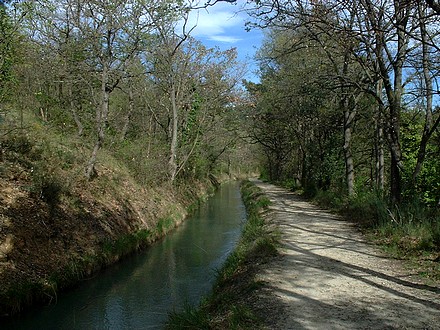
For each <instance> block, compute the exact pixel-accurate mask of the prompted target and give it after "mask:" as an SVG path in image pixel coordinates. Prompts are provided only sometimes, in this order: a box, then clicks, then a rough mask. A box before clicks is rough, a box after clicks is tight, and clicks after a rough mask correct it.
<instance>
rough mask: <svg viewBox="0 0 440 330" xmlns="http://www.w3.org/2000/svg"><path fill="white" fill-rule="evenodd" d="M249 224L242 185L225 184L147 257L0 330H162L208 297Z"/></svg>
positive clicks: (113, 269) (116, 268) (113, 270)
mask: <svg viewBox="0 0 440 330" xmlns="http://www.w3.org/2000/svg"><path fill="white" fill-rule="evenodd" d="M245 220H246V211H245V207H244V205H243V203H242V200H241V196H240V191H239V187H238V184H237V183H228V184H225V185H223V186H222V187H221V188H220V189H219V190H218V191H217V192H216V193H215V195H214V196H212V197H211V198H209V199H208V201H207V202H206V203H205V204H203V205H201V206H200V208H199V209H198V210H197V211H196V212H195V213H194V214H193V215H192V216H190V217H189V218H188V219H187V220H186V221H185V222H184V223H183V224H182V225H181V226H180V227H178V228H177V229H176V230H175V231H173V232H172V233H170V234H169V235H168V236H167V237H165V238H164V239H163V240H161V241H159V242H157V243H155V244H154V245H153V246H151V247H149V248H148V249H147V250H146V251H145V252H142V253H139V254H136V255H134V256H132V257H129V258H128V259H126V260H123V261H122V262H119V263H118V264H116V265H115V266H112V267H110V268H108V269H106V270H105V271H102V272H100V273H99V274H97V275H96V277H95V278H92V279H88V280H85V281H84V282H83V283H81V285H80V286H79V287H77V288H76V289H74V290H72V291H69V292H67V293H64V294H62V295H61V296H60V297H58V299H57V301H56V302H53V303H52V304H51V305H50V306H46V307H42V308H38V309H36V310H34V311H32V312H29V313H26V314H25V315H24V316H21V317H19V318H17V319H14V320H10V321H8V323H7V324H3V325H1V324H0V328H1V329H81V330H83V329H162V328H163V326H164V324H165V322H166V320H167V318H168V314H169V313H170V312H171V311H174V310H181V309H182V308H183V307H184V306H185V305H188V304H189V305H197V304H198V303H199V302H200V300H201V298H202V297H203V296H204V295H206V294H208V293H209V291H210V290H211V288H212V285H213V281H214V279H215V276H216V270H217V269H219V268H220V267H221V265H222V264H223V262H224V261H225V259H226V257H227V256H228V254H229V253H230V252H231V251H232V250H233V249H234V247H235V245H236V243H237V241H238V239H239V237H240V234H241V229H242V227H243V224H244V222H245ZM0 322H1V321H0Z"/></svg>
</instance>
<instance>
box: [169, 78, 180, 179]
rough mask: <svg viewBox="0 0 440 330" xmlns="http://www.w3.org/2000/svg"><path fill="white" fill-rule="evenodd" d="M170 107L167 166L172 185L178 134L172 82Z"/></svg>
mask: <svg viewBox="0 0 440 330" xmlns="http://www.w3.org/2000/svg"><path fill="white" fill-rule="evenodd" d="M170 98H171V107H172V123H171V125H172V127H171V145H170V160H169V162H168V165H169V174H170V181H171V183H173V182H174V181H175V179H176V173H177V143H178V140H177V133H178V112H177V111H178V109H177V100H176V86H175V84H174V81H172V82H171V95H170Z"/></svg>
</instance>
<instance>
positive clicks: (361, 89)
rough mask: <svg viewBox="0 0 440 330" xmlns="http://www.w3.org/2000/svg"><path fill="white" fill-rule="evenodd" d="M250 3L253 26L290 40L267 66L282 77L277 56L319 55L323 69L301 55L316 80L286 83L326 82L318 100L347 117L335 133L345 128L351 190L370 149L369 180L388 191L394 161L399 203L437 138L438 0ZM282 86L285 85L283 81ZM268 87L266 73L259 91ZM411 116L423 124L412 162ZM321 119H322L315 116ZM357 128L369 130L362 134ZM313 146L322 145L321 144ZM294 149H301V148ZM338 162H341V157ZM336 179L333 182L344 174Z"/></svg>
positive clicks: (393, 190) (394, 187) (392, 184)
mask: <svg viewBox="0 0 440 330" xmlns="http://www.w3.org/2000/svg"><path fill="white" fill-rule="evenodd" d="M252 3H253V4H254V7H253V9H251V14H252V15H253V17H254V19H255V21H254V22H255V24H257V25H259V26H263V27H271V28H272V29H273V30H275V31H277V33H278V34H279V35H283V34H284V35H285V36H290V37H285V38H287V40H288V41H287V42H284V44H280V43H278V46H276V47H273V49H275V50H276V51H275V53H274V51H272V52H271V53H269V54H266V55H265V56H263V58H264V59H265V61H263V62H262V64H263V68H264V67H273V68H275V70H274V72H276V74H280V75H283V74H282V72H283V68H284V65H280V59H283V60H282V61H286V60H287V59H288V58H297V59H298V58H303V57H304V52H305V50H307V49H308V50H312V49H313V53H314V54H316V56H318V57H319V58H321V61H320V62H319V64H317V63H316V59H315V58H312V57H311V56H309V57H307V58H304V59H303V61H304V63H305V65H306V66H307V64H309V66H310V67H314V69H312V72H313V73H311V74H312V78H310V76H309V75H308V76H307V78H304V77H305V76H304V75H301V76H291V77H290V83H289V84H290V86H297V85H298V84H299V83H298V82H296V81H295V80H298V79H300V80H303V81H305V84H307V85H309V84H310V83H309V82H308V81H310V79H311V80H312V81H314V84H315V85H319V84H322V82H323V81H325V82H326V83H325V86H323V88H321V89H320V90H321V96H320V98H322V100H324V99H326V98H329V99H330V100H331V101H330V102H329V101H326V104H327V106H329V107H330V108H333V109H338V108H339V109H340V114H343V116H341V115H338V114H336V113H335V117H334V119H335V120H336V121H337V122H338V124H336V127H335V129H338V127H340V128H339V129H341V131H342V132H343V139H342V141H340V142H338V143H340V145H342V151H343V153H342V156H343V159H344V163H345V178H344V181H345V185H346V191H347V193H348V194H349V195H352V194H354V193H355V192H356V189H355V183H354V182H355V181H354V171H355V169H357V171H358V172H359V171H360V173H362V172H364V173H365V170H362V168H364V164H365V160H366V159H365V156H366V155H367V150H368V148H371V150H373V151H374V152H372V153H371V154H370V156H373V158H374V159H373V158H371V160H370V161H369V163H370V164H375V166H374V167H373V166H371V167H370V173H371V175H370V176H371V181H370V182H371V183H373V182H374V183H375V186H376V187H377V188H379V189H380V188H381V187H383V185H384V178H385V173H384V171H383V167H384V165H383V164H384V162H385V161H387V160H388V159H389V163H388V164H389V172H387V173H386V174H387V178H388V184H389V187H390V197H391V199H392V201H393V202H395V203H398V202H400V201H401V199H402V194H406V193H407V192H406V191H407V189H409V187H411V186H412V187H416V186H417V185H418V184H419V183H420V181H419V180H418V173H420V172H419V170H420V169H421V168H423V164H424V163H425V158H424V156H423V155H426V152H425V151H426V148H427V146H428V145H430V144H432V143H433V141H434V140H432V138H433V136H435V135H436V134H438V130H437V129H438V121H439V114H438V111H437V112H436V111H435V109H434V107H433V99H435V98H436V97H437V95H438V91H437V92H436V91H435V89H434V88H433V85H432V82H433V81H435V80H436V79H437V77H438V73H437V72H438V71H437V70H438V64H439V62H438V59H439V58H438V56H437V55H436V54H437V52H436V51H438V34H439V30H438V23H439V17H438V15H437V14H436V13H435V12H433V11H432V10H431V9H430V7H431V8H435V3H434V6H432V5H433V3H431V2H430V3H427V2H423V1H403V2H402V1H383V2H377V1H367V0H360V1H354V2H353V1H313V2H312V1H310V2H309V1H300V0H297V1H278V2H266V1H258V2H255V3H254V2H252ZM271 42H273V40H271ZM263 72H265V71H264V70H263ZM273 83H274V82H272V83H271V84H273ZM275 83H276V82H275ZM283 85H284V86H286V82H285V81H283ZM267 87H268V86H267V84H266V82H265V80H264V74H263V81H262V86H261V88H260V89H263V90H265V89H266V88H267ZM284 88H285V87H284ZM292 90H295V89H294V88H291V91H292ZM291 91H290V93H291ZM288 93H289V92H288ZM307 94H309V98H311V99H312V98H315V97H316V96H315V95H314V94H310V92H306V93H303V94H302V96H301V97H303V98H307ZM283 95H286V93H285V92H284V94H283ZM281 97H283V96H281ZM297 97H298V96H297ZM434 103H435V102H434ZM293 107H294V106H293ZM318 107H319V105H318ZM290 108H292V106H291V107H290ZM415 109H417V110H415ZM309 111H310V110H309ZM408 111H416V112H417V111H419V112H420V116H418V118H419V119H418V120H421V118H424V119H423V121H424V124H423V125H422V126H423V127H424V128H423V129H421V130H420V131H419V133H418V136H419V137H418V138H417V140H418V143H417V145H418V146H417V151H416V153H417V155H418V156H417V157H416V158H417V160H416V161H415V162H414V163H413V162H410V161H409V157H408V155H407V154H406V151H405V150H407V149H406V147H405V146H403V145H402V138H403V137H402V132H401V125H402V116H403V114H404V113H407V112H408ZM422 114H423V115H422ZM359 117H360V118H359ZM356 118H359V119H356ZM317 122H322V119H321V118H319V117H318V118H317ZM364 122H365V124H364ZM368 122H370V123H371V124H370V125H368ZM360 126H361V127H362V129H363V130H364V131H362V132H360V131H359V129H360ZM356 135H358V137H357V136H356ZM359 135H363V138H362V140H363V143H367V144H364V145H363V146H362V145H359V144H358V143H359V140H360V136H359ZM365 138H368V140H369V141H368V140H366V139H365ZM405 138H406V137H405ZM405 138H404V140H405ZM383 140H384V141H386V142H387V145H388V150H389V154H388V155H389V157H388V156H387V155H384V153H383V151H382V141H383ZM291 141H292V140H291ZM315 143H318V145H320V143H319V140H318V141H315ZM353 143H355V145H354V146H353ZM368 146H369V147H368ZM353 147H354V148H355V149H354V153H353V151H352V148H353ZM289 148H290V147H289ZM295 148H303V146H302V145H298V144H296V147H295ZM434 148H437V149H438V146H436V147H434ZM288 152H289V149H286V153H288ZM329 154H333V153H332V152H330V150H327V151H326V154H325V155H324V156H325V157H323V158H322V157H321V165H322V166H324V164H325V163H324V161H325V159H326V158H328V157H331V156H330V155H329ZM361 155H362V156H361ZM334 157H335V158H334V159H340V156H339V155H338V154H337V153H336V154H334ZM335 174H336V173H333V179H332V181H333V182H334V181H335V179H336V178H337V177H339V176H338V175H335ZM373 174H374V175H373ZM362 175H364V174H362ZM336 180H337V179H336ZM333 184H336V185H337V183H336V182H334V183H333ZM318 188H321V189H326V184H324V185H322V184H319V185H318ZM425 188H426V187H425ZM404 191H405V192H404Z"/></svg>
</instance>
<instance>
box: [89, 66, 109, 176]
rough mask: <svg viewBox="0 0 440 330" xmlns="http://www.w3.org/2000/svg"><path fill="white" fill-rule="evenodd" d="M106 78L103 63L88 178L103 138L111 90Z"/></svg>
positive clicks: (105, 69)
mask: <svg viewBox="0 0 440 330" xmlns="http://www.w3.org/2000/svg"><path fill="white" fill-rule="evenodd" d="M108 79H109V77H108V67H107V64H106V63H105V64H104V65H103V69H102V77H101V106H100V107H98V108H97V110H96V129H97V139H96V143H95V146H94V148H93V151H92V155H91V156H90V159H89V162H88V164H87V168H86V177H87V179H88V180H91V179H92V178H93V177H94V176H95V175H96V170H95V165H96V161H97V157H98V151H99V150H100V149H101V147H102V144H103V143H104V138H105V128H106V125H107V118H108V112H109V99H110V92H111V90H110V89H109V88H108V86H107V85H108Z"/></svg>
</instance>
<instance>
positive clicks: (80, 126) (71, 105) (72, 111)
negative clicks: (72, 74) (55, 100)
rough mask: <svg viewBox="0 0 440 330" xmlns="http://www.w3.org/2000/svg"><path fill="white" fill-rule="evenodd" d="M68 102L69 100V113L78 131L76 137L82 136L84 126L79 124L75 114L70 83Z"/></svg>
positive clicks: (79, 121)
mask: <svg viewBox="0 0 440 330" xmlns="http://www.w3.org/2000/svg"><path fill="white" fill-rule="evenodd" d="M69 100H70V112H71V113H72V117H73V120H74V121H75V124H76V128H77V129H78V136H82V134H83V132H84V126H83V124H82V123H81V119H80V118H79V116H78V113H77V112H76V106H75V101H74V98H73V86H72V83H70V84H69Z"/></svg>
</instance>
